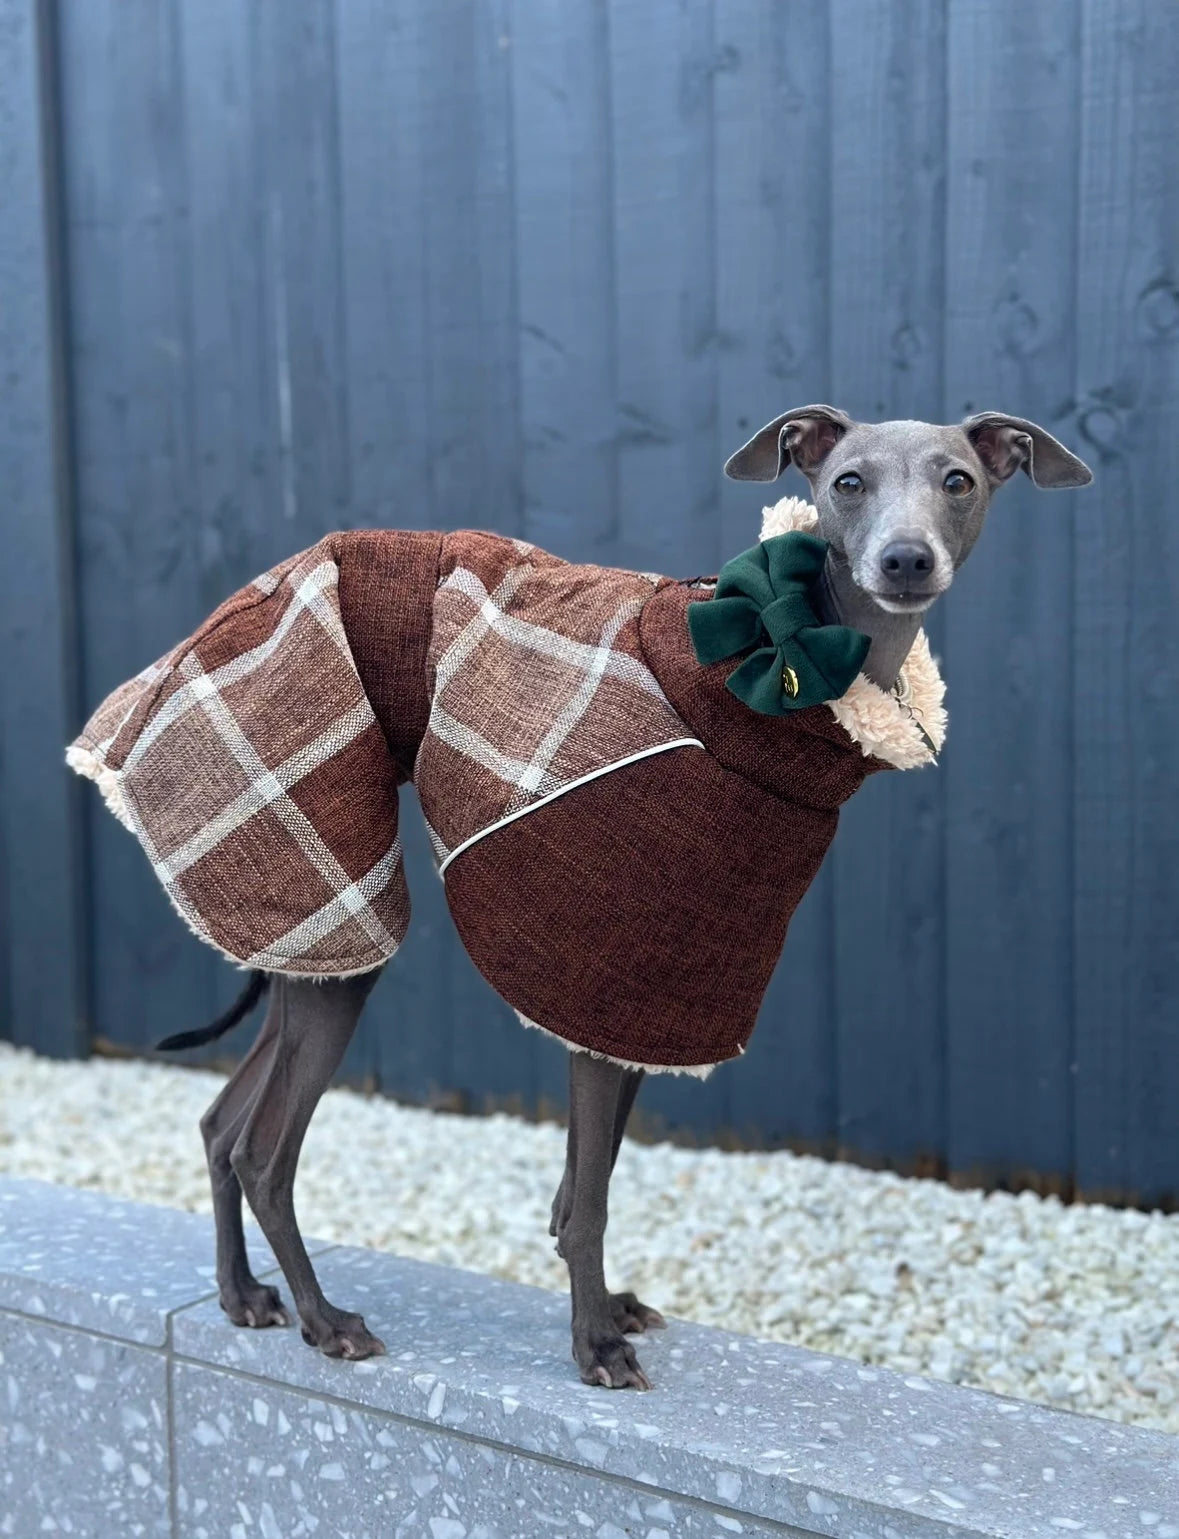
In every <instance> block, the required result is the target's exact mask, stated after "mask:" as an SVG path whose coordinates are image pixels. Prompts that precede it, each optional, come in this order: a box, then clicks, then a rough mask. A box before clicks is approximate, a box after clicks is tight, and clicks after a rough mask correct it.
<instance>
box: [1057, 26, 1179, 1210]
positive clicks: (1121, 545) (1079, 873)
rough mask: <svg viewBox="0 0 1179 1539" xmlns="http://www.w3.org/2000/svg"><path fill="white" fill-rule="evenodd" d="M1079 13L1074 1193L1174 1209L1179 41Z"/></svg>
mask: <svg viewBox="0 0 1179 1539" xmlns="http://www.w3.org/2000/svg"><path fill="white" fill-rule="evenodd" d="M1174 21H1175V18H1174V16H1173V15H1172V14H1171V13H1170V12H1169V11H1168V10H1167V9H1165V8H1160V7H1157V6H1153V5H1151V4H1149V0H1143V3H1126V4H1121V5H1118V6H1103V5H1099V4H1086V5H1085V6H1084V8H1083V64H1082V79H1081V89H1082V101H1083V105H1084V110H1083V114H1082V137H1081V156H1080V169H1081V175H1080V189H1079V192H1080V211H1079V213H1080V217H1079V225H1078V239H1077V248H1078V253H1079V257H1078V269H1079V270H1078V287H1077V310H1078V313H1079V314H1081V315H1083V316H1085V318H1086V323H1085V324H1084V326H1082V327H1081V328H1079V330H1078V342H1077V367H1078V375H1077V400H1078V410H1079V417H1078V421H1079V427H1080V430H1081V433H1082V435H1083V437H1084V439H1085V440H1086V444H1087V449H1088V452H1089V454H1090V455H1091V456H1092V458H1093V459H1094V461H1095V463H1096V466H1097V470H1098V475H1099V478H1100V480H1099V484H1100V486H1101V492H1100V494H1099V495H1098V496H1096V497H1093V498H1090V499H1088V500H1086V501H1085V502H1084V503H1083V504H1082V505H1081V507H1080V509H1079V510H1078V524H1077V533H1078V539H1077V547H1076V583H1075V595H1074V610H1073V616H1072V622H1073V630H1072V639H1073V648H1074V658H1075V667H1074V674H1073V708H1074V717H1073V750H1074V754H1075V764H1076V772H1075V780H1074V803H1073V809H1074V814H1075V838H1076V843H1075V908H1074V943H1075V974H1074V980H1073V983H1074V994H1073V1008H1074V1012H1075V1060H1074V1062H1075V1085H1076V1097H1075V1115H1076V1180H1077V1185H1078V1187H1079V1188H1080V1190H1082V1191H1083V1192H1089V1193H1093V1194H1095V1195H1100V1194H1103V1193H1109V1194H1116V1195H1119V1196H1121V1195H1125V1194H1132V1195H1135V1196H1138V1197H1140V1198H1151V1197H1168V1198H1170V1199H1171V1200H1175V1198H1176V1197H1177V1196H1179V1156H1177V1152H1176V1146H1177V1144H1179V1138H1177V1137H1176V1121H1177V1116H1179V1112H1177V1108H1179V1050H1177V1046H1176V1027H1177V1024H1179V1008H1177V1004H1176V979H1177V977H1179V927H1177V926H1176V923H1175V902H1176V875H1175V873H1176V871H1177V870H1179V812H1177V810H1176V796H1175V767H1174V754H1175V749H1174V704H1175V699H1176V692H1177V687H1179V642H1177V640H1176V632H1175V626H1174V613H1175V605H1176V599H1177V597H1179V522H1177V521H1176V518H1175V513H1174V506H1173V503H1174V488H1175V484H1176V479H1177V474H1179V449H1177V447H1176V437H1175V421H1176V412H1177V410H1179V208H1177V206H1176V198H1175V189H1176V186H1177V185H1179V180H1177V178H1179V142H1177V138H1176V134H1175V132H1174V108H1175V79H1176V71H1177V69H1179V33H1177V30H1176V27H1175V25H1174Z"/></svg>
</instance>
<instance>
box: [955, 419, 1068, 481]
mask: <svg viewBox="0 0 1179 1539" xmlns="http://www.w3.org/2000/svg"><path fill="white" fill-rule="evenodd" d="M962 430H963V432H964V433H965V434H966V436H967V438H969V439H970V442H971V443H972V444H973V445H974V452H975V453H976V454H977V455H978V457H979V459H980V460H981V461H982V464H983V469H984V470H985V471H986V473H987V475H988V476H989V477H990V480H991V484H992V485H993V486H1000V485H1002V483H1003V482H1004V481H1008V480H1010V478H1011V477H1012V476H1013V475H1014V474H1015V472H1016V471H1017V470H1021V469H1022V470H1026V471H1027V473H1028V475H1029V476H1030V477H1031V478H1032V481H1033V482H1034V483H1035V485H1036V486H1041V487H1051V488H1064V487H1069V486H1088V485H1089V482H1090V481H1092V479H1093V472H1092V471H1091V470H1090V469H1089V467H1088V465H1086V464H1085V462H1084V460H1080V459H1078V458H1077V456H1076V455H1075V454H1072V453H1070V452H1069V450H1068V449H1066V448H1065V447H1064V445H1063V444H1062V443H1058V442H1057V440H1056V439H1055V438H1053V436H1052V434H1051V433H1046V432H1045V431H1044V429H1043V428H1042V427H1037V426H1036V424H1035V423H1034V422H1028V421H1027V420H1026V419H1025V418H1023V417H1008V416H1006V415H1005V414H1004V413H1003V412H998V411H983V412H978V413H977V414H976V415H975V416H973V417H967V418H966V420H965V422H963V424H962Z"/></svg>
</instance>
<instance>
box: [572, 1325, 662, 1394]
mask: <svg viewBox="0 0 1179 1539" xmlns="http://www.w3.org/2000/svg"><path fill="white" fill-rule="evenodd" d="M573 1356H574V1358H575V1359H576V1361H577V1367H578V1370H579V1372H580V1373H581V1379H582V1383H583V1384H600V1385H601V1386H602V1387H603V1388H604V1389H650V1388H651V1381H650V1379H649V1378H648V1377H647V1375H646V1374H645V1373H644V1372H643V1370H642V1368H641V1367H640V1366H639V1360H638V1358H637V1357H636V1356H635V1349H634V1348H633V1347H632V1346H631V1345H630V1343H629V1342H628V1341H624V1340H623V1338H622V1337H621V1336H603V1337H598V1338H596V1339H595V1338H590V1339H589V1340H587V1341H583V1342H580V1343H575V1344H574V1347H573Z"/></svg>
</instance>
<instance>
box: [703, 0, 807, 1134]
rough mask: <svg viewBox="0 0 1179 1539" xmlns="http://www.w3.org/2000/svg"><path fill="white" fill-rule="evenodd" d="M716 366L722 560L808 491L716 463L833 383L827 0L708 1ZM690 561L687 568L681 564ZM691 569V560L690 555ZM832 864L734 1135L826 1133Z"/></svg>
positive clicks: (755, 1054)
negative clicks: (775, 5) (730, 472)
mask: <svg viewBox="0 0 1179 1539" xmlns="http://www.w3.org/2000/svg"><path fill="white" fill-rule="evenodd" d="M716 28H717V33H716V43H715V60H716V64H715V100H716V149H715V157H716V159H715V181H716V211H717V212H716V219H717V253H716V263H717V267H716V284H717V320H716V328H717V339H718V342H717V371H718V414H719V422H720V436H719V439H718V441H717V445H716V448H717V460H716V463H715V464H714V465H713V466H712V475H713V477H714V480H715V482H716V484H718V486H719V488H720V493H721V508H720V530H721V542H722V543H721V547H720V551H719V557H720V559H722V560H723V559H727V558H728V557H730V556H734V555H736V554H737V553H738V551H741V550H744V549H745V548H746V547H747V546H749V545H752V544H753V542H754V540H755V539H756V538H757V535H758V531H759V529H760V525H761V514H762V506H763V504H765V503H772V502H775V501H776V500H777V499H778V498H779V497H780V496H783V495H786V494H788V493H794V494H796V495H802V496H806V495H807V487H806V484H805V483H804V482H802V481H801V480H800V479H799V478H798V476H797V474H796V473H795V472H791V473H790V474H789V476H788V477H787V479H785V480H783V481H781V482H779V483H777V484H776V485H772V486H754V487H751V486H748V485H746V484H744V483H738V482H733V481H724V480H723V479H722V477H721V464H722V463H723V461H724V459H725V458H726V457H727V456H728V455H729V454H731V453H732V452H733V451H734V450H735V449H736V448H738V447H739V445H740V444H742V443H743V442H744V441H745V440H746V439H747V438H748V437H749V436H750V435H751V434H752V433H753V432H754V431H756V429H757V428H758V427H760V426H761V424H762V423H763V422H765V421H767V420H768V419H769V418H770V417H773V416H775V415H776V414H777V413H778V412H781V411H785V410H787V409H788V408H789V407H791V406H801V405H804V404H805V403H806V402H807V401H811V400H824V399H826V397H827V395H828V382H829V377H830V376H829V324H828V320H829V307H828V283H829V275H830V249H829V235H830V227H829V219H828V213H829V195H830V130H831V123H830V84H829V77H828V35H829V29H828V23H827V17H826V15H825V14H824V10H823V8H822V7H818V6H816V7H806V8H802V9H799V10H796V11H794V12H793V14H792V17H791V22H790V25H789V26H783V25H782V24H781V19H780V16H779V15H777V14H776V13H775V12H774V10H773V9H772V8H771V7H767V6H765V5H763V4H761V0H738V3H734V4H731V5H725V6H719V7H717V10H716ZM681 569H683V568H681ZM685 570H686V569H685ZM832 893H833V873H832V870H831V868H830V866H829V865H828V866H826V867H824V869H823V870H822V872H821V873H820V875H819V877H818V879H817V881H816V883H815V885H814V887H813V888H812V890H811V891H810V892H809V893H808V894H807V896H806V898H805V900H804V901H803V903H802V906H801V907H800V908H799V910H798V912H797V914H796V915H795V916H794V919H793V920H792V921H791V925H790V935H789V939H788V940H787V943H786V951H785V956H784V960H783V962H782V964H781V966H780V967H779V968H778V971H777V973H776V974H775V976H774V979H773V982H772V983H771V985H770V990H769V993H768V994H767V997H766V1002H765V1005H764V1007H763V1009H762V1012H761V1019H760V1021H759V1024H758V1028H757V1034H756V1036H755V1038H754V1041H753V1044H752V1045H751V1047H750V1051H749V1055H748V1056H747V1058H746V1059H745V1060H744V1061H743V1062H741V1063H740V1064H735V1065H733V1066H732V1067H731V1068H729V1069H727V1070H725V1074H724V1080H723V1081H718V1088H719V1086H720V1085H721V1084H723V1085H724V1087H725V1089H726V1090H727V1096H728V1105H727V1108H725V1107H724V1106H723V1105H721V1106H717V1107H716V1108H715V1109H714V1107H713V1105H712V1092H711V1090H710V1091H709V1092H708V1097H709V1105H708V1109H707V1112H705V1111H704V1109H703V1108H702V1109H701V1111H698V1112H695V1113H694V1114H693V1117H694V1120H695V1119H696V1118H699V1117H701V1116H702V1115H705V1116H719V1115H721V1114H723V1115H724V1116H725V1117H726V1120H727V1121H728V1122H729V1123H730V1124H731V1126H732V1127H733V1129H734V1130H735V1131H736V1132H737V1133H738V1134H741V1133H742V1132H745V1133H746V1134H748V1133H750V1132H752V1130H754V1129H756V1130H757V1135H760V1136H762V1137H768V1138H770V1139H773V1140H775V1141H785V1140H791V1141H793V1142H795V1143H797V1144H801V1145H803V1146H805V1147H807V1148H813V1149H823V1150H829V1149H830V1148H832V1147H833V1146H834V1135H835V1100H834V1089H835V1085H834V1076H833V1072H832V1068H833V1056H834V1042H835V1032H834V1016H833V995H832V989H831V982H832V968H833V961H834V958H833V950H832V948H833V944H834V934H833V928H832V904H831V898H832Z"/></svg>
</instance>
